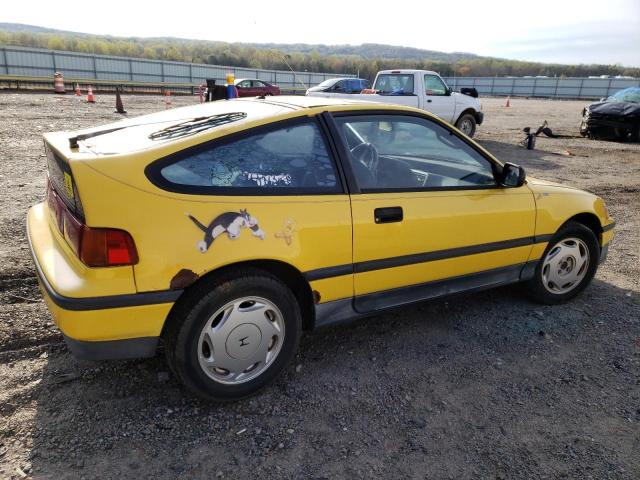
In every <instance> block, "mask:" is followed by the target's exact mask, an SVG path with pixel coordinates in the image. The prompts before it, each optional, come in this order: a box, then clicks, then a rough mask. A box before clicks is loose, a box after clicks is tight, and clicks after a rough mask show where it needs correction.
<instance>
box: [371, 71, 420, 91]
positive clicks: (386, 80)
mask: <svg viewBox="0 0 640 480" xmlns="http://www.w3.org/2000/svg"><path fill="white" fill-rule="evenodd" d="M373 88H374V89H375V90H378V91H379V92H380V93H387V94H394V95H411V94H413V74H412V73H410V74H400V73H398V74H395V73H394V74H391V73H389V74H386V73H385V74H381V75H378V78H376V84H375V86H374V87H373Z"/></svg>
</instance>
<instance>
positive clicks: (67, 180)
mask: <svg viewBox="0 0 640 480" xmlns="http://www.w3.org/2000/svg"><path fill="white" fill-rule="evenodd" d="M64 188H65V190H66V192H67V197H69V198H71V199H72V198H73V180H72V179H71V175H69V174H68V173H67V172H64Z"/></svg>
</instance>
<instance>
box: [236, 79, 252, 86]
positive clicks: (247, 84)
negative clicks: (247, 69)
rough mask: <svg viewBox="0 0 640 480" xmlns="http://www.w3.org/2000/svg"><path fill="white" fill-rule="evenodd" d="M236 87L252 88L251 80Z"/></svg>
mask: <svg viewBox="0 0 640 480" xmlns="http://www.w3.org/2000/svg"><path fill="white" fill-rule="evenodd" d="M236 87H238V88H251V80H243V81H241V82H240V83H238V85H236Z"/></svg>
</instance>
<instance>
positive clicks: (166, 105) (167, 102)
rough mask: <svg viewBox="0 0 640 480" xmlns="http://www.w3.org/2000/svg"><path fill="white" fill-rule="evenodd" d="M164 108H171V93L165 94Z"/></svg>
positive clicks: (166, 92) (168, 91)
mask: <svg viewBox="0 0 640 480" xmlns="http://www.w3.org/2000/svg"><path fill="white" fill-rule="evenodd" d="M164 108H171V91H170V90H166V91H165V92H164Z"/></svg>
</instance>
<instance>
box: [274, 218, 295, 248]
mask: <svg viewBox="0 0 640 480" xmlns="http://www.w3.org/2000/svg"><path fill="white" fill-rule="evenodd" d="M294 233H296V222H294V221H293V219H291V218H287V219H286V220H285V221H284V223H283V224H282V230H281V231H279V232H277V233H276V234H275V236H276V238H281V239H283V240H284V241H285V243H286V244H287V245H291V243H292V242H293V234H294Z"/></svg>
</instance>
